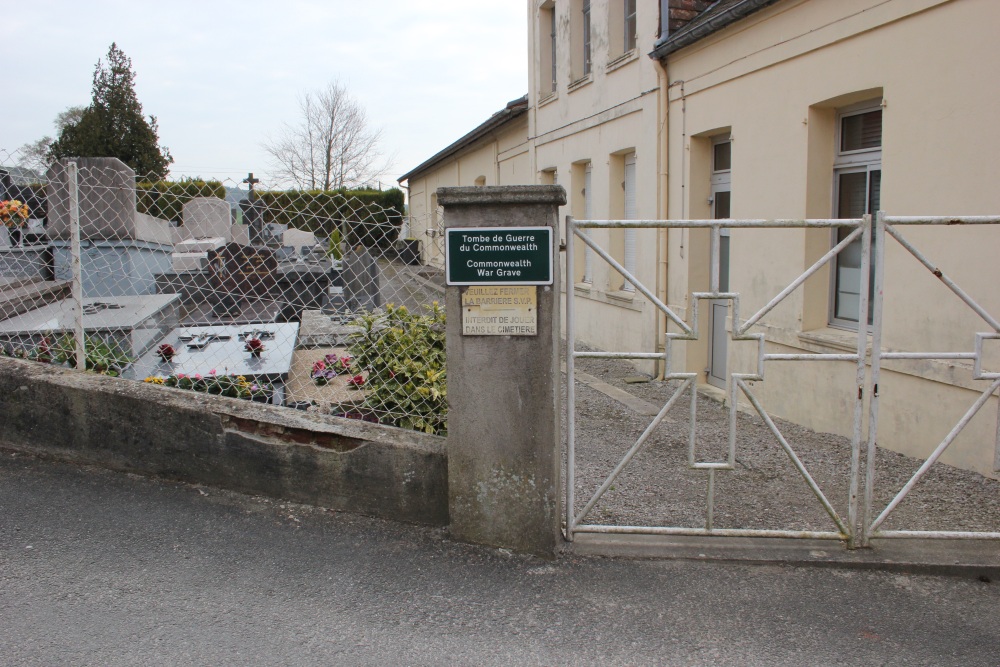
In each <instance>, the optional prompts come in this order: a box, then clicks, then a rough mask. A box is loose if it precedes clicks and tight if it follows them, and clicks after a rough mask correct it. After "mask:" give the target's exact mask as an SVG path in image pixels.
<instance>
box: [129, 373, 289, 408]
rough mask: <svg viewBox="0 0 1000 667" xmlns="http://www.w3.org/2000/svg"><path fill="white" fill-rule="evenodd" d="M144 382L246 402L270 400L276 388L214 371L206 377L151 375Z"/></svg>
mask: <svg viewBox="0 0 1000 667" xmlns="http://www.w3.org/2000/svg"><path fill="white" fill-rule="evenodd" d="M143 382H146V383H147V384H155V385H160V386H163V387H174V388H177V389H186V390H188V391H198V392H201V393H204V394H215V395H217V396H228V397H230V398H242V399H245V400H252V399H255V398H258V399H263V398H269V397H270V396H271V394H273V393H274V388H273V387H271V385H269V384H266V383H263V382H253V381H251V380H248V379H247V378H246V377H244V376H242V375H237V376H235V377H234V376H232V375H218V374H217V373H216V372H215V370H214V369H213V370H211V371H209V372H208V375H205V376H203V375H201V374H200V373H195V374H193V375H186V374H184V373H176V374H173V375H168V376H167V377H162V376H159V375H151V376H149V377H147V378H146V379H145V380H143Z"/></svg>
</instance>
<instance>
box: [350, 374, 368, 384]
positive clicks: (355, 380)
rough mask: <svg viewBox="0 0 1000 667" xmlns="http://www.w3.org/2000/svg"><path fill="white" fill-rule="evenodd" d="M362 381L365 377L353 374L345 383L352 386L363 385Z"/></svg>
mask: <svg viewBox="0 0 1000 667" xmlns="http://www.w3.org/2000/svg"><path fill="white" fill-rule="evenodd" d="M364 383H365V379H364V378H363V377H361V376H360V375H355V376H354V377H352V378H351V379H350V380H348V381H347V384H349V385H350V386H352V387H361V386H363V385H364Z"/></svg>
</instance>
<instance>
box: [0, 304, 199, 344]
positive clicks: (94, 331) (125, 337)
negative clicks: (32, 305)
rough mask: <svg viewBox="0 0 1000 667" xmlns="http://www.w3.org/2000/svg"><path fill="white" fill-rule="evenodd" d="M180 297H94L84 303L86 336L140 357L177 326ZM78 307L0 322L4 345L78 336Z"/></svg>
mask: <svg viewBox="0 0 1000 667" xmlns="http://www.w3.org/2000/svg"><path fill="white" fill-rule="evenodd" d="M179 311H180V296H179V295H177V294H151V295H139V296H123V297H104V298H97V297H90V298H85V299H84V300H83V329H84V332H85V333H86V334H87V335H89V336H93V337H95V338H98V339H100V340H102V341H104V342H105V343H107V344H108V345H110V346H112V347H115V348H117V349H118V350H120V351H121V352H123V353H124V354H126V355H128V356H129V357H132V358H137V357H139V356H141V355H142V354H144V353H145V352H147V351H148V350H150V349H153V348H155V347H156V345H157V344H158V343H159V341H160V339H161V338H163V336H165V335H166V334H167V333H168V332H170V331H171V330H173V329H174V328H175V327H176V326H177V322H178V316H179ZM74 313H75V309H74V304H73V301H72V300H71V299H63V300H61V301H58V302H55V303H50V304H47V305H45V306H42V307H41V308H36V309H35V310H30V311H28V312H26V313H22V314H20V315H16V316H15V317H11V318H10V319H7V320H4V321H2V322H0V342H3V343H4V344H6V345H13V346H15V347H24V348H32V347H34V346H35V345H37V344H38V343H40V342H41V340H42V338H44V337H46V336H48V337H50V338H51V337H59V336H62V335H64V334H69V333H73V330H74V326H75V314H74Z"/></svg>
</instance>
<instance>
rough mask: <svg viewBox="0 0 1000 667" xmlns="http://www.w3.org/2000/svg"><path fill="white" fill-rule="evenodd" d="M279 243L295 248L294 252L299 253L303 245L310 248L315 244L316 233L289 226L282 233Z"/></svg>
mask: <svg viewBox="0 0 1000 667" xmlns="http://www.w3.org/2000/svg"><path fill="white" fill-rule="evenodd" d="M281 244H282V245H284V246H291V247H292V248H295V252H296V254H298V255H301V254H302V250H301V249H302V248H303V247H305V248H311V247H313V246H314V245H316V235H315V234H313V233H312V232H307V231H304V230H301V229H295V228H294V227H289V228H288V229H286V230H285V233H284V234H282V238H281Z"/></svg>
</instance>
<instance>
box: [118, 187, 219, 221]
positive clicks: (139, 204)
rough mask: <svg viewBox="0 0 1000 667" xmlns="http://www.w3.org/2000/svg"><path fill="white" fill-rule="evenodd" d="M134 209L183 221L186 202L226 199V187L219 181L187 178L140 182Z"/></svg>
mask: <svg viewBox="0 0 1000 667" xmlns="http://www.w3.org/2000/svg"><path fill="white" fill-rule="evenodd" d="M135 196H136V202H135V204H136V208H137V209H138V211H139V213H145V214H147V215H151V216H154V217H156V218H161V219H163V220H181V219H183V215H182V213H183V209H184V204H185V203H186V202H189V201H191V200H192V199H194V198H195V197H215V198H217V199H225V198H226V186H224V185H223V184H222V183H220V182H219V181H203V180H201V179H197V178H187V179H183V180H180V181H156V182H150V181H140V182H139V183H137V184H136V186H135Z"/></svg>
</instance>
